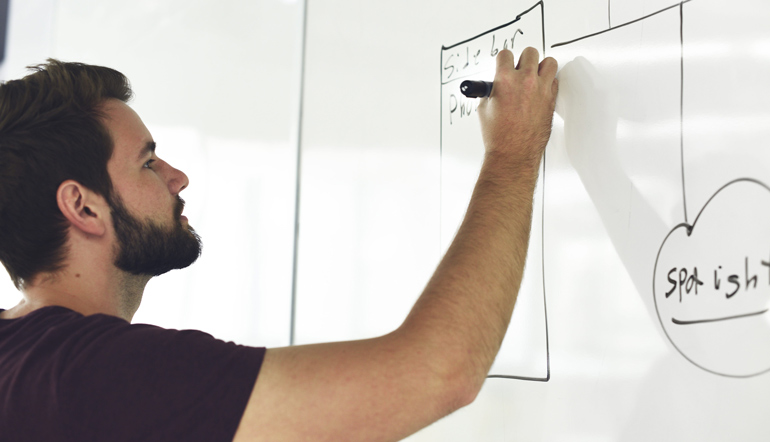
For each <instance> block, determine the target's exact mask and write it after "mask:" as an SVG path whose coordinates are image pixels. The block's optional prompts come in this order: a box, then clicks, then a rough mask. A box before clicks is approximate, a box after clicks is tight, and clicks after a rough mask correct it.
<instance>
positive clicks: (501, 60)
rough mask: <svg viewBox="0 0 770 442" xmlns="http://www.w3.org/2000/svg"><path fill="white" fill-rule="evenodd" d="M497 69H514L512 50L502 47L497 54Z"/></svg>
mask: <svg viewBox="0 0 770 442" xmlns="http://www.w3.org/2000/svg"><path fill="white" fill-rule="evenodd" d="M496 61H497V71H498V72H499V71H500V70H501V69H514V66H513V52H511V51H509V50H508V49H503V50H502V51H500V52H499V53H498V54H497V60H496Z"/></svg>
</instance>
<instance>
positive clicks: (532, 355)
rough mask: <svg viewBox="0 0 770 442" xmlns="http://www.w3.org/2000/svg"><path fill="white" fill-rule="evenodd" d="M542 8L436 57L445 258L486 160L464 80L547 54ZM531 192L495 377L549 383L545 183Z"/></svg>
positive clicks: (491, 74) (473, 101)
mask: <svg viewBox="0 0 770 442" xmlns="http://www.w3.org/2000/svg"><path fill="white" fill-rule="evenodd" d="M543 26H544V25H543V5H542V2H539V3H537V4H535V5H534V6H533V7H531V8H530V9H528V10H526V11H524V12H523V13H521V14H519V15H518V16H516V19H515V20H513V21H511V22H509V23H507V24H504V25H502V26H499V27H497V28H494V29H492V30H489V31H487V32H484V33H482V34H480V35H478V36H476V37H473V38H470V39H468V40H465V41H462V42H460V43H457V44H454V45H451V46H445V47H443V48H442V50H441V244H442V251H446V249H447V248H448V247H449V244H450V243H451V241H452V239H453V238H454V236H455V233H456V232H457V229H458V227H459V225H460V223H461V221H462V219H463V216H464V214H465V209H466V208H467V206H468V202H469V200H470V196H471V192H472V190H473V187H474V184H475V182H476V179H477V178H478V171H479V168H480V166H481V162H482V160H483V157H484V146H483V143H482V141H481V129H480V125H479V122H478V116H477V115H476V108H477V106H478V103H479V100H478V99H472V98H466V97H465V96H463V95H462V94H461V93H460V83H461V82H462V81H463V80H466V79H474V80H486V81H491V80H492V79H493V77H494V72H495V56H496V55H497V53H498V52H499V51H500V50H503V49H511V50H512V51H513V53H514V57H515V58H516V59H518V57H519V54H520V53H521V51H522V50H523V49H524V48H526V47H528V46H532V47H535V48H537V49H538V50H539V51H540V53H541V55H542V54H543V53H544V52H545V47H544V41H545V38H544V27H543ZM542 172H543V171H542V170H541V173H540V180H539V181H538V184H537V190H536V192H535V206H534V216H533V220H532V233H531V237H530V245H529V250H528V254H527V262H526V267H525V272H524V278H523V281H522V285H521V289H520V291H519V296H518V300H517V304H516V308H515V309H514V314H513V318H512V319H511V325H510V327H509V330H508V333H507V335H506V337H505V340H504V341H503V344H502V348H501V350H500V353H499V354H498V357H497V359H496V361H495V364H494V365H493V366H492V370H491V372H490V373H491V376H492V377H506V378H514V379H524V380H535V381H547V380H548V379H549V376H550V370H549V358H548V326H547V314H546V304H545V290H544V287H543V265H542V263H543V260H542V214H543V177H544V174H543V173H542Z"/></svg>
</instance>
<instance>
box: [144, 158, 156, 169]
mask: <svg viewBox="0 0 770 442" xmlns="http://www.w3.org/2000/svg"><path fill="white" fill-rule="evenodd" d="M154 162H155V160H149V161H147V162H146V163H144V167H145V168H147V169H152V167H150V164H152V163H154Z"/></svg>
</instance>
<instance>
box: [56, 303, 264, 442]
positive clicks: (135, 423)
mask: <svg viewBox="0 0 770 442" xmlns="http://www.w3.org/2000/svg"><path fill="white" fill-rule="evenodd" d="M98 316H100V318H98V319H97V320H91V321H90V322H89V326H88V327H81V328H79V329H78V330H77V331H76V332H75V333H76V334H77V336H73V337H72V338H73V339H70V340H69V341H70V342H76V343H77V344H76V345H73V346H72V347H70V348H68V349H67V355H66V359H67V363H66V364H65V365H64V369H63V370H62V371H61V372H60V373H61V378H60V380H59V383H58V385H59V387H58V388H59V391H58V396H59V400H60V404H59V405H60V406H61V408H60V409H61V410H62V413H63V415H62V419H63V422H64V431H66V432H67V433H69V434H70V435H71V437H72V438H73V440H80V441H91V440H93V441H107V440H109V441H115V442H118V441H146V442H149V441H190V442H194V441H207V442H213V441H228V442H229V441H232V439H233V437H234V435H235V432H236V430H237V428H238V424H239V423H240V419H241V416H242V415H243V411H244V409H245V407H246V404H247V402H248V399H249V397H250V395H251V391H252V388H253V386H254V383H255V382H256V379H257V374H258V372H259V369H260V367H261V364H262V360H263V358H264V354H265V349H263V348H253V347H246V346H241V345H237V344H234V343H232V342H224V341H221V340H218V339H215V338H213V337H212V336H211V335H209V334H206V333H203V332H200V331H194V330H184V331H179V330H167V329H163V328H159V327H155V326H150V325H131V324H129V323H127V322H125V321H122V320H120V319H118V318H113V317H108V316H104V315H98ZM89 318H94V317H89ZM84 319H87V318H84ZM115 321H118V323H116V322H115Z"/></svg>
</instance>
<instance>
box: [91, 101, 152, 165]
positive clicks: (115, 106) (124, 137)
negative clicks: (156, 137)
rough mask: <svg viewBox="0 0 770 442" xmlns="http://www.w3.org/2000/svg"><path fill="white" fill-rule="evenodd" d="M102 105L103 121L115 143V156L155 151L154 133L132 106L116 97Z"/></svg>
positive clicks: (133, 155)
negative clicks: (151, 132) (152, 133)
mask: <svg viewBox="0 0 770 442" xmlns="http://www.w3.org/2000/svg"><path fill="white" fill-rule="evenodd" d="M102 106H103V107H102V112H103V115H104V120H103V122H104V125H105V127H106V128H107V130H108V131H109V133H110V136H112V140H113V143H114V145H115V152H114V153H113V157H115V156H118V155H121V156H130V157H132V158H133V157H135V156H136V155H140V154H142V155H143V154H145V153H146V152H148V151H153V152H154V150H155V143H154V142H153V140H152V135H151V134H150V132H149V130H147V127H146V126H145V125H144V123H143V122H142V120H141V118H139V115H138V114H137V113H136V112H135V111H134V110H133V109H131V107H130V106H128V105H127V104H126V103H124V102H122V101H120V100H115V99H109V100H106V101H105V103H104V104H103V105H102ZM116 154H117V155H116Z"/></svg>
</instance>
